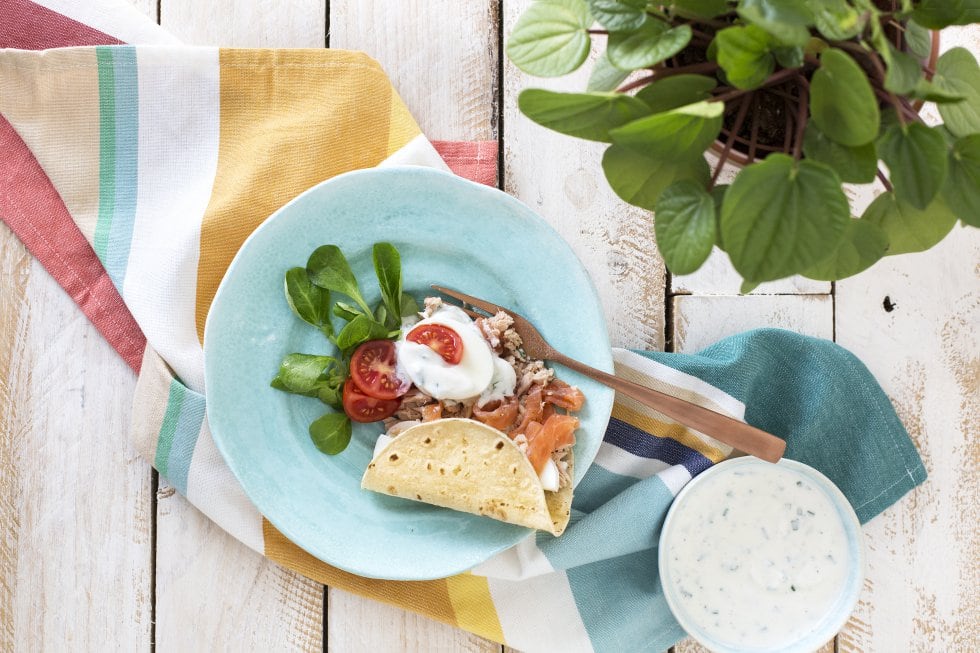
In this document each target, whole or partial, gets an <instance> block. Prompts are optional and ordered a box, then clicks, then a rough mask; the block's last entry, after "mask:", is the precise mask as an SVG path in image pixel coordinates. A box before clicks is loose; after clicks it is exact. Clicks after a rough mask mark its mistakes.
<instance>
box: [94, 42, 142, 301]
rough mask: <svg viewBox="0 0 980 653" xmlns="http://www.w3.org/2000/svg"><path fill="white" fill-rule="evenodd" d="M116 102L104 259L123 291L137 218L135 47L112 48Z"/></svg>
mask: <svg viewBox="0 0 980 653" xmlns="http://www.w3.org/2000/svg"><path fill="white" fill-rule="evenodd" d="M111 53H112V69H113V81H114V83H113V90H114V106H115V119H116V126H115V157H114V160H115V175H114V181H115V184H114V186H115V202H114V210H113V215H112V221H111V223H110V225H109V233H108V247H107V249H106V255H105V257H104V258H103V259H102V262H103V265H105V268H106V272H108V273H109V278H110V279H112V283H113V284H114V285H115V286H116V289H117V290H118V291H119V292H122V289H123V282H124V281H125V279H126V267H127V266H128V265H129V251H130V247H131V245H132V241H133V223H134V222H135V220H136V184H137V172H138V171H137V166H138V153H139V143H138V141H139V89H138V87H137V77H136V75H137V72H136V48H134V47H132V46H115V47H113V48H112V49H111Z"/></svg>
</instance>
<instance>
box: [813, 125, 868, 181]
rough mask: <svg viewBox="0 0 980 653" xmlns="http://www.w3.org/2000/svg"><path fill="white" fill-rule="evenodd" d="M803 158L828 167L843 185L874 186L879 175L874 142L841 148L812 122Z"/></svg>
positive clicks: (842, 146)
mask: <svg viewBox="0 0 980 653" xmlns="http://www.w3.org/2000/svg"><path fill="white" fill-rule="evenodd" d="M803 154H805V155H806V158H808V159H813V160H814V161H819V162H820V163H825V164H827V165H828V166H830V167H831V168H833V169H834V171H835V172H836V173H837V174H838V175H839V176H840V178H841V181H845V182H848V183H852V184H867V183H871V182H872V181H874V179H875V173H876V172H877V171H878V154H877V153H876V152H875V144H874V141H871V142H870V143H865V144H864V145H858V146H857V147H848V146H847V145H841V144H840V143H835V142H834V141H832V140H830V139H829V138H827V135H826V134H824V133H823V132H822V131H820V128H819V127H817V125H816V124H814V123H813V122H812V121H811V122H809V123H807V126H806V134H805V135H804V137H803Z"/></svg>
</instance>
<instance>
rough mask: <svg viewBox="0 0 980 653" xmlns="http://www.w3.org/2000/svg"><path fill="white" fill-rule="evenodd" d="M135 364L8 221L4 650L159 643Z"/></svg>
mask: <svg viewBox="0 0 980 653" xmlns="http://www.w3.org/2000/svg"><path fill="white" fill-rule="evenodd" d="M133 385H134V376H133V373H132V372H131V371H130V370H129V369H128V368H127V367H126V364H125V363H124V362H123V361H122V359H120V358H119V356H118V355H117V354H116V353H115V351H113V350H112V349H111V348H110V347H109V345H108V344H107V343H106V342H105V341H104V340H103V339H102V336H101V335H99V333H98V332H97V331H96V330H95V328H94V327H93V326H92V325H91V324H90V323H89V322H88V320H87V319H86V318H85V316H84V315H83V314H82V313H81V311H79V310H78V308H77V307H76V306H75V304H74V303H73V302H72V300H71V298H69V297H68V296H67V295H66V294H65V293H64V291H62V290H61V288H60V287H59V286H58V285H57V284H56V283H55V281H54V280H53V279H52V278H51V277H50V276H49V275H48V274H47V272H45V271H44V269H43V268H42V267H41V265H40V264H39V263H38V262H37V261H35V260H33V259H32V258H31V257H30V255H29V254H28V253H27V252H26V250H25V249H24V247H23V246H22V245H21V244H20V242H18V240H17V239H16V237H14V235H13V234H12V233H11V232H10V230H9V229H8V228H7V227H6V226H5V225H0V524H2V529H0V650H59V649H62V648H64V647H65V646H66V645H69V643H70V646H71V647H72V648H74V649H78V650H98V649H101V648H103V647H104V646H105V644H106V642H112V643H113V644H114V645H116V646H118V647H119V648H122V649H126V650H133V651H147V650H149V649H150V646H151V643H150V637H151V628H152V626H151V623H152V597H151V590H150V588H151V582H152V571H151V564H150V561H151V559H152V538H151V527H150V524H151V518H150V515H151V511H150V508H151V492H150V488H151V470H150V467H149V465H148V464H146V463H145V462H144V461H142V460H141V459H139V458H138V457H137V455H136V454H135V452H134V451H133V449H132V447H130V446H128V444H127V442H126V438H127V434H128V432H129V413H130V402H131V400H130V397H131V390H132V387H133Z"/></svg>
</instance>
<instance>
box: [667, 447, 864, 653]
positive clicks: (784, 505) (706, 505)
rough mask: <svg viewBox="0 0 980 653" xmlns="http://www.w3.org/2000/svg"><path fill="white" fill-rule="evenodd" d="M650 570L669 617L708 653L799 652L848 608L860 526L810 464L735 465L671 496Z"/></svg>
mask: <svg viewBox="0 0 980 653" xmlns="http://www.w3.org/2000/svg"><path fill="white" fill-rule="evenodd" d="M659 571H660V580H661V583H662V584H663V588H664V595H665V597H666V599H667V604H668V605H669V606H670V609H671V612H673V613H674V617H675V618H676V619H677V621H678V623H680V625H681V627H682V628H683V629H684V630H686V631H687V632H688V634H690V635H691V636H692V637H693V638H694V639H696V640H698V641H699V642H700V643H701V644H703V645H704V646H706V647H708V648H709V649H711V650H712V651H718V652H723V653H728V652H732V653H735V652H739V653H750V652H751V653H763V652H765V653H776V652H779V653H797V652H798V653H809V652H811V651H814V650H815V649H817V648H819V647H820V646H822V645H823V644H825V643H827V642H828V641H829V640H830V639H831V638H833V636H834V635H835V634H836V633H837V632H838V631H839V630H840V629H841V628H842V627H843V625H844V623H845V622H846V621H847V619H848V617H849V616H850V614H851V611H852V610H853V609H854V606H855V604H856V603H857V599H858V595H859V593H860V591H861V585H862V583H863V580H864V545H863V540H862V536H861V524H860V522H858V519H857V515H855V514H854V510H853V508H851V505H850V503H848V501H847V499H846V498H845V497H844V495H843V494H842V493H841V491H840V490H839V489H838V488H837V486H835V485H834V484H833V483H832V482H831V481H830V480H829V479H828V478H827V477H826V476H824V475H823V474H821V473H820V472H818V471H817V470H815V469H813V468H812V467H810V466H808V465H804V464H803V463H798V462H796V461H793V460H787V459H785V458H784V459H783V460H781V461H780V462H779V463H778V464H776V465H773V464H771V463H767V462H764V461H761V460H759V459H757V458H752V457H743V458H735V459H732V460H727V461H725V462H722V463H720V464H718V465H715V466H714V467H712V468H711V469H709V470H708V471H706V472H704V473H702V474H700V475H699V476H697V477H696V478H695V479H694V480H692V481H691V482H690V483H688V484H687V486H686V487H684V489H683V490H681V492H680V493H679V494H678V495H677V498H676V499H675V500H674V503H673V505H672V506H671V508H670V511H669V512H668V513H667V518H666V520H665V521H664V526H663V530H662V532H661V535H660V547H659Z"/></svg>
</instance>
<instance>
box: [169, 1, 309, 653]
mask: <svg viewBox="0 0 980 653" xmlns="http://www.w3.org/2000/svg"><path fill="white" fill-rule="evenodd" d="M160 15H161V24H162V26H163V27H165V28H166V29H168V30H170V31H171V32H173V33H174V34H176V35H177V36H178V37H180V38H181V39H182V40H183V41H185V42H186V43H190V44H194V45H222V46H243V47H247V46H253V47H323V44H324V39H325V20H326V19H325V5H324V3H323V2H322V0H302V1H297V2H293V3H289V4H281V3H275V2H234V1H233V0H222V1H220V2H208V3H203V4H202V3H199V2H194V1H193V0H162V1H161V7H160ZM156 514H157V554H156V614H157V627H156V644H157V650H159V651H161V652H163V651H190V650H206V649H208V648H210V647H211V646H213V645H214V643H215V642H228V643H230V645H231V646H232V647H233V648H236V649H240V650H277V651H283V650H294V651H319V650H322V648H323V605H324V600H323V594H324V592H323V586H322V585H320V584H319V583H315V582H313V581H311V580H309V579H307V578H304V577H303V576H300V575H299V574H297V573H294V572H292V571H288V570H286V569H283V568H281V567H279V566H278V565H276V564H274V563H272V562H269V561H268V560H266V559H265V558H263V557H262V556H260V555H259V554H258V553H255V552H254V551H251V550H250V549H248V548H247V547H246V546H245V545H243V544H241V543H240V542H238V541H237V540H235V539H234V538H232V537H230V536H229V535H227V534H226V533H224V532H223V531H222V530H221V529H220V528H219V527H217V526H216V525H215V524H214V523H212V522H211V521H210V520H209V519H207V518H206V517H204V516H203V515H202V514H201V513H200V512H198V511H197V510H196V509H195V508H194V507H192V506H191V505H190V504H188V503H187V501H186V500H184V499H183V498H182V497H181V496H179V495H177V494H176V493H174V492H173V490H172V488H170V487H168V486H167V485H166V484H165V482H164V481H163V480H161V488H160V491H159V493H158V503H157V513H156ZM188 597H206V600H201V601H197V600H194V601H189V600H188Z"/></svg>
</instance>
